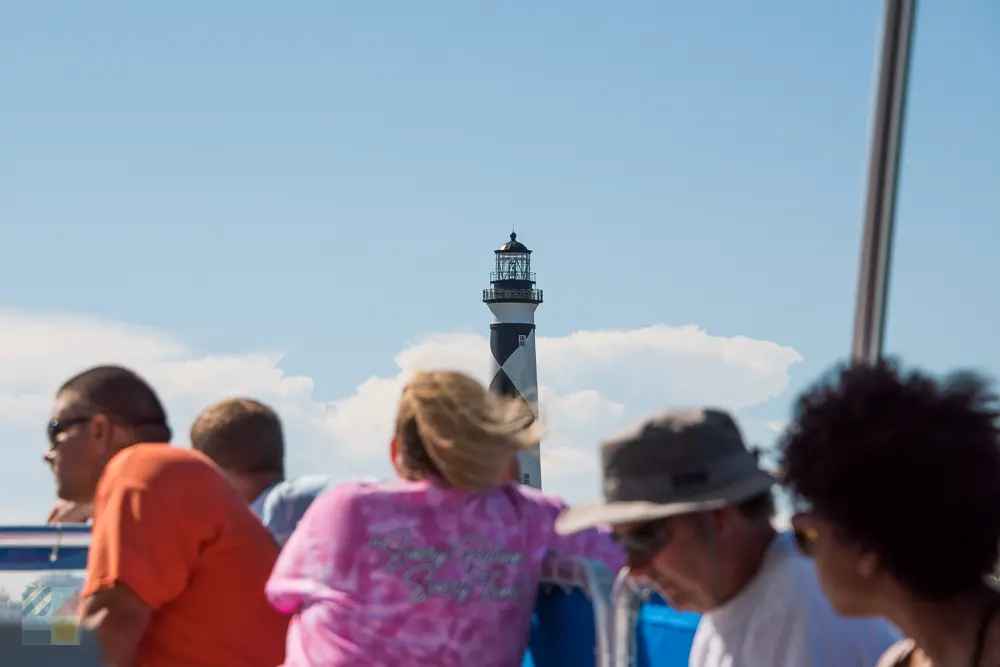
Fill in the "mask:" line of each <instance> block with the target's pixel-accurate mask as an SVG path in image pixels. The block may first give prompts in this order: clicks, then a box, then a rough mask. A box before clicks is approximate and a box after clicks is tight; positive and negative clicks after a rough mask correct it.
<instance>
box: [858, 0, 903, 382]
mask: <svg viewBox="0 0 1000 667" xmlns="http://www.w3.org/2000/svg"><path fill="white" fill-rule="evenodd" d="M916 5H917V2H916V0H886V2H885V14H884V16H883V19H882V20H883V26H882V49H881V55H880V61H879V67H878V82H877V84H876V89H875V107H874V109H873V115H872V127H871V153H870V155H869V163H868V183H867V189H868V192H867V196H866V200H865V211H864V235H863V237H862V241H861V268H860V274H859V276H858V300H857V308H856V310H855V315H854V340H853V344H852V347H851V359H852V360H853V361H855V362H860V363H875V362H877V361H878V360H879V359H880V358H881V357H882V347H883V344H884V341H885V314H886V303H887V301H888V292H889V268H890V263H891V256H892V228H893V222H894V218H895V215H896V192H897V189H898V181H899V163H900V154H901V152H902V143H903V122H904V117H905V113H904V112H905V109H906V91H907V80H908V77H909V72H910V53H911V45H912V41H913V24H914V16H915V14H916V9H917V8H916Z"/></svg>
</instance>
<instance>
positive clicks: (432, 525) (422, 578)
mask: <svg viewBox="0 0 1000 667" xmlns="http://www.w3.org/2000/svg"><path fill="white" fill-rule="evenodd" d="M540 437H541V430H540V427H539V425H538V423H537V422H536V421H535V416H534V414H533V413H532V411H531V408H530V407H529V406H528V405H527V404H526V403H525V402H524V401H522V400H520V399H512V398H505V397H501V396H496V395H494V394H491V393H489V392H487V391H486V389H484V388H483V386H482V385H481V384H479V383H478V382H476V381H475V380H474V379H472V378H470V377H468V376H466V375H463V374H461V373H453V372H443V371H442V372H434V373H427V372H422V373H417V374H416V375H415V376H414V377H413V378H412V379H411V380H410V382H409V383H408V384H407V385H406V387H405V388H404V389H403V395H402V397H401V398H400V403H399V411H398V414H397V418H396V429H395V435H394V437H393V439H392V444H391V447H390V457H391V460H392V464H393V466H394V467H395V469H396V472H397V474H398V476H399V480H398V481H395V482H388V483H360V482H348V483H344V484H340V485H338V486H335V487H333V488H332V489H330V490H328V491H327V492H326V493H325V494H324V495H322V496H320V497H319V498H318V499H317V500H316V501H314V502H313V504H312V505H311V506H310V507H309V509H308V510H307V511H306V513H305V516H303V518H302V520H301V521H300V522H299V524H298V526H297V527H296V529H295V532H294V533H293V534H292V537H291V539H290V540H289V541H288V543H287V545H286V546H285V549H284V551H282V553H281V557H280V558H279V559H278V563H277V565H276V566H275V568H274V572H273V573H272V575H271V579H270V581H269V582H268V584H267V594H268V596H269V597H270V599H271V602H272V604H273V605H274V606H275V607H276V608H277V609H278V610H279V611H282V612H284V613H290V614H293V618H292V623H291V627H290V629H289V633H288V649H287V650H288V654H287V657H286V659H285V663H284V664H285V667H307V666H309V665H320V664H322V665H324V667H340V666H345V667H346V666H354V665H368V666H369V667H403V666H405V665H437V666H438V667H467V666H468V665H476V667H511V666H513V665H520V664H521V660H522V658H523V656H524V650H525V648H526V644H527V641H528V633H529V628H530V623H531V610H532V607H533V605H534V600H535V594H536V592H537V590H538V585H539V580H540V577H541V572H542V567H543V564H545V563H546V561H548V560H549V559H550V558H552V557H553V556H557V555H565V556H582V557H589V558H596V559H600V560H602V561H603V562H604V563H605V564H606V565H607V566H608V567H609V568H611V569H613V570H617V569H619V568H620V567H621V566H622V565H623V564H624V560H625V555H624V553H623V552H622V551H621V549H620V548H619V547H618V545H617V544H616V543H615V542H614V541H613V539H612V538H611V535H610V531H609V530H607V529H593V530H589V531H585V532H583V533H578V534H576V535H572V536H565V537H564V536H558V535H556V534H555V532H554V528H553V527H554V524H555V520H556V517H558V516H559V514H560V513H561V512H562V510H563V509H565V507H566V506H565V504H564V503H563V502H562V501H560V500H559V499H557V498H554V497H552V496H547V495H543V494H542V493H541V492H539V491H537V490H535V489H531V488H528V487H524V486H521V485H520V484H517V483H516V481H515V479H516V476H517V474H518V472H517V469H516V468H515V467H514V465H513V459H514V457H515V456H516V455H517V453H518V452H520V451H522V450H524V449H528V448H531V447H533V446H534V445H535V444H536V443H537V442H538V441H539V439H540Z"/></svg>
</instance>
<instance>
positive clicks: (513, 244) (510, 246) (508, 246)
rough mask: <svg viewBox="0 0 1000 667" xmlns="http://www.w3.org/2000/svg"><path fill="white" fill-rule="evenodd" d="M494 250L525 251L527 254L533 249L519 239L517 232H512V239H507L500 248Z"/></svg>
mask: <svg viewBox="0 0 1000 667" xmlns="http://www.w3.org/2000/svg"><path fill="white" fill-rule="evenodd" d="M493 252H495V253H501V252H523V253H525V254H527V255H530V254H531V251H530V250H528V246H526V245H524V244H523V243H521V242H520V241H518V240H517V234H515V233H514V232H511V233H510V241H507V242H506V243H504V244H503V245H502V246H500V247H499V248H497V249H496V250H494V251H493Z"/></svg>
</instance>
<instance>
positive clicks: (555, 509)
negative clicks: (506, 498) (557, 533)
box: [500, 482, 568, 520]
mask: <svg viewBox="0 0 1000 667" xmlns="http://www.w3.org/2000/svg"><path fill="white" fill-rule="evenodd" d="M500 488H501V489H502V490H505V491H506V492H507V493H509V494H512V496H513V497H514V498H516V499H517V500H518V501H519V502H520V503H521V504H522V505H524V506H526V507H529V508H531V509H533V510H534V511H536V512H539V513H541V514H544V515H546V516H551V517H552V519H553V520H555V518H556V517H557V516H558V515H559V514H560V513H561V512H562V511H563V510H565V509H566V508H567V507H568V505H567V504H566V501H564V500H563V499H562V498H560V497H559V496H555V495H552V494H550V493H545V492H543V491H542V490H541V489H536V488H533V487H530V486H525V485H524V484H518V483H517V482H510V483H509V484H506V485H505V486H502V487H500Z"/></svg>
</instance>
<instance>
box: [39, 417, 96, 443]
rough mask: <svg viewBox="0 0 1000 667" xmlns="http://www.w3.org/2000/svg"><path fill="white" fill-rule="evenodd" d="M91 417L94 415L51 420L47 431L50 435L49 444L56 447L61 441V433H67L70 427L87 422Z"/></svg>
mask: <svg viewBox="0 0 1000 667" xmlns="http://www.w3.org/2000/svg"><path fill="white" fill-rule="evenodd" d="M91 419H93V416H87V417H67V418H65V419H53V420H52V421H50V422H49V425H48V427H47V428H46V433H47V434H48V436H49V444H51V445H52V446H53V447H54V446H55V445H57V444H58V443H59V440H58V438H59V434H61V433H65V432H66V431H68V430H69V429H71V428H73V427H74V426H77V425H79V424H86V423H87V422H89V421H90V420H91Z"/></svg>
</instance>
